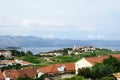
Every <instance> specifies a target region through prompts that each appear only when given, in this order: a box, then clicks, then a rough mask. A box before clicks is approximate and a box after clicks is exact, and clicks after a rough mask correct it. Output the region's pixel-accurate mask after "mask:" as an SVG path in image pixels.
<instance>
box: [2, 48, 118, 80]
mask: <svg viewBox="0 0 120 80" xmlns="http://www.w3.org/2000/svg"><path fill="white" fill-rule="evenodd" d="M0 80H120V51H117V50H109V49H105V48H95V47H93V46H81V47H77V46H74V47H73V48H63V49H60V50H54V51H49V52H41V53H40V54H36V55H34V54H33V53H32V52H31V51H27V52H24V51H19V50H14V49H12V50H0Z"/></svg>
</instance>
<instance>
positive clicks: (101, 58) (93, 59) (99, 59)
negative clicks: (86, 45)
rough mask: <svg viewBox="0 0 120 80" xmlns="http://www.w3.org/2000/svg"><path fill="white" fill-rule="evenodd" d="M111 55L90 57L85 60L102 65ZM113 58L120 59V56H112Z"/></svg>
mask: <svg viewBox="0 0 120 80" xmlns="http://www.w3.org/2000/svg"><path fill="white" fill-rule="evenodd" d="M109 56H110V55H104V56H98V57H88V58H85V59H86V60H87V61H88V62H90V63H91V64H95V63H102V62H103V60H104V59H106V58H108V57H109ZM111 56H113V57H115V58H117V59H120V54H111Z"/></svg>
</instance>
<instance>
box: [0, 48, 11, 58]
mask: <svg viewBox="0 0 120 80" xmlns="http://www.w3.org/2000/svg"><path fill="white" fill-rule="evenodd" d="M0 55H3V56H4V57H6V58H11V57H12V53H11V52H10V51H5V50H3V51H0Z"/></svg>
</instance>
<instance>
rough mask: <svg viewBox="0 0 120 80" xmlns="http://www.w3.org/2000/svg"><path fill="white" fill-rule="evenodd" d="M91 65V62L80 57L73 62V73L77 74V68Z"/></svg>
mask: <svg viewBox="0 0 120 80" xmlns="http://www.w3.org/2000/svg"><path fill="white" fill-rule="evenodd" d="M92 66H93V65H92V64H91V63H89V62H88V61H87V60H86V59H85V58H82V59H81V60H79V61H77V62H76V63H75V73H76V74H78V69H79V68H84V67H92Z"/></svg>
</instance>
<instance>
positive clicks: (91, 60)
mask: <svg viewBox="0 0 120 80" xmlns="http://www.w3.org/2000/svg"><path fill="white" fill-rule="evenodd" d="M109 56H110V55H104V56H98V57H88V58H82V59H80V60H79V61H77V62H75V72H76V74H78V69H79V68H84V67H92V66H93V65H94V64H95V63H102V62H103V60H104V59H106V58H108V57H109ZM111 56H113V57H115V58H117V59H120V54H111Z"/></svg>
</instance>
